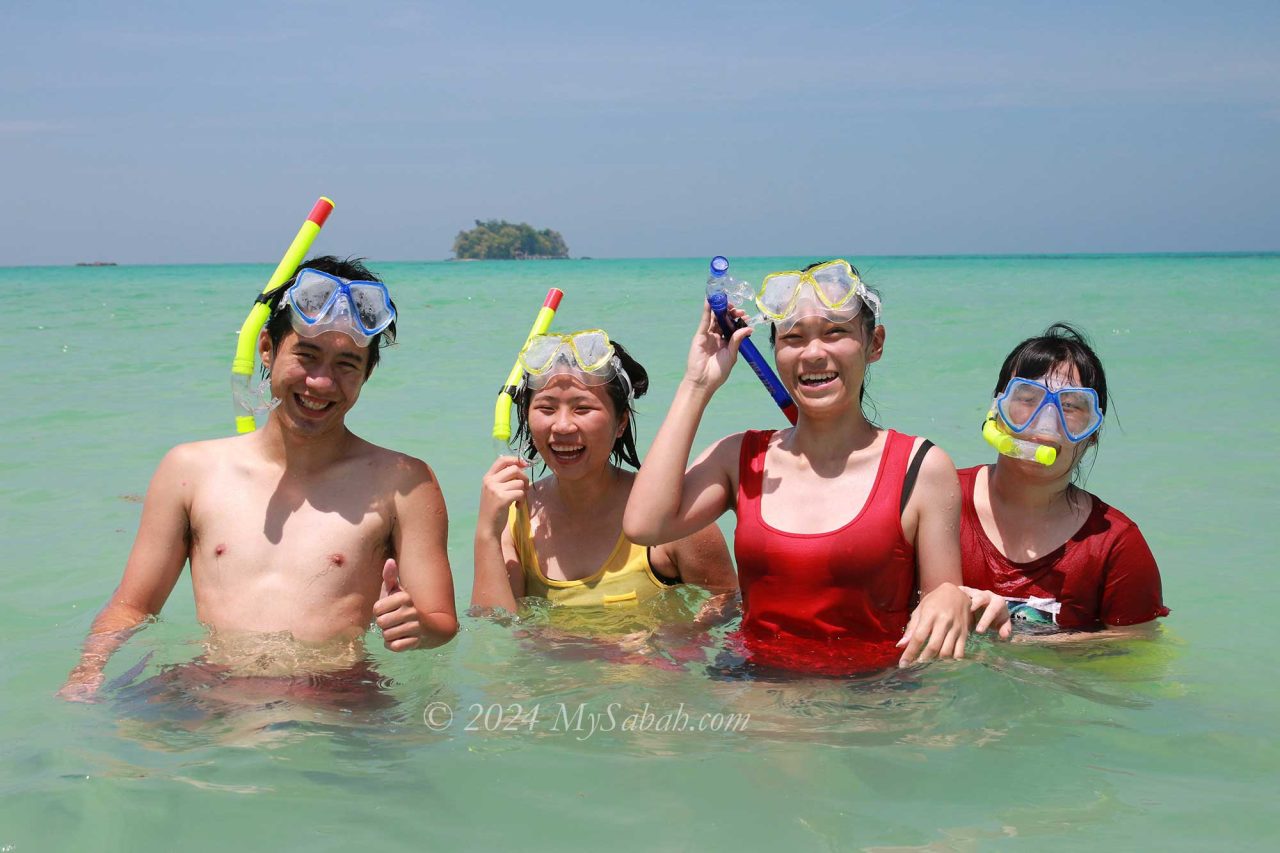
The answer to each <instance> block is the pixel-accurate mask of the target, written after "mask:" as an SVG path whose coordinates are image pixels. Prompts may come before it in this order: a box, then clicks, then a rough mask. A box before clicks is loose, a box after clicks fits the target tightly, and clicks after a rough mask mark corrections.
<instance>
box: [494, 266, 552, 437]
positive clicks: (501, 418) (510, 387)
mask: <svg viewBox="0 0 1280 853" xmlns="http://www.w3.org/2000/svg"><path fill="white" fill-rule="evenodd" d="M562 298H564V291H562V290H559V289H557V288H554V287H553V288H551V289H550V290H548V291H547V298H546V299H544V300H542V307H541V308H540V309H538V317H537V319H535V320H534V321H533V328H532V329H530V330H529V335H528V337H526V338H525V339H524V344H523V345H521V347H520V351H521V352H524V348H525V347H527V346H528V345H529V341H531V340H533V339H534V338H535V337H536V336H538V335H545V334H546V333H547V329H550V328H551V318H552V317H554V316H556V309H557V308H559V307H560V300H561V299H562ZM523 374H524V368H523V367H521V366H520V358H519V357H518V356H517V358H516V363H515V366H514V367H512V368H511V372H510V373H508V374H507V381H506V382H503V383H502V390H501V391H499V392H498V402H497V403H496V404H495V405H494V407H493V437H494V438H496V439H497V440H498V441H503V442H505V441H508V440H510V438H511V404H512V403H514V402H515V396H516V390H517V389H518V388H519V387H520V377H521V376H522V375H523Z"/></svg>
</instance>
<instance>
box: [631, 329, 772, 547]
mask: <svg viewBox="0 0 1280 853" xmlns="http://www.w3.org/2000/svg"><path fill="white" fill-rule="evenodd" d="M748 334H750V329H749V328H743V329H739V330H738V331H737V332H735V333H734V335H733V338H732V340H730V341H725V340H724V339H723V338H722V337H721V336H720V332H719V329H718V328H717V326H716V321H715V318H714V317H713V316H712V314H711V309H710V308H708V307H706V306H705V305H704V306H703V310H702V319H701V322H700V324H699V326H698V330H697V332H695V333H694V336H693V342H692V343H691V344H690V346H689V359H688V364H687V366H686V368H685V376H684V379H683V380H681V382H680V385H679V387H678V388H677V389H676V396H675V399H674V400H672V402H671V408H670V410H668V412H667V417H666V419H665V420H663V422H662V426H661V427H660V428H659V429H658V434H657V436H655V437H654V440H653V444H652V445H651V446H650V448H649V453H648V454H647V455H646V456H645V460H644V465H642V466H641V468H640V472H639V473H638V474H637V475H636V482H635V485H634V486H633V487H632V489H631V497H630V499H629V500H628V501H627V510H626V514H625V515H624V517H623V521H622V528H623V530H624V531H625V532H626V534H627V538H629V539H630V540H631V541H632V542H636V543H638V544H641V545H660V544H662V543H664V542H673V541H675V540H677V539H683V538H685V537H686V536H692V535H693V534H694V533H696V532H698V531H699V530H701V529H702V528H704V527H706V526H707V525H708V524H710V523H711V522H713V521H715V520H716V519H717V518H719V517H720V516H721V515H722V514H723V513H724V511H725V510H727V509H728V508H729V507H730V506H732V501H733V482H734V472H735V471H736V470H737V465H738V457H737V450H738V448H739V447H741V442H742V439H741V436H740V435H737V436H730V437H729V438H726V439H722V440H721V441H719V442H717V443H716V444H714V445H712V446H711V448H710V449H708V450H707V451H706V452H705V453H703V454H702V456H700V457H699V458H698V460H697V461H696V462H695V463H694V464H693V465H692V466H691V467H690V468H689V470H688V471H687V472H686V471H685V465H686V464H687V463H688V461H689V452H690V450H691V449H692V448H693V439H694V436H695V435H696V434H697V432H698V424H699V422H700V421H701V420H702V413H703V411H705V409H706V407H707V403H708V402H710V400H711V397H712V395H713V394H715V392H716V389H717V388H719V387H720V386H721V385H723V384H724V382H725V380H726V379H727V378H728V376H729V371H730V370H731V369H732V368H733V364H734V361H735V360H736V359H737V357H738V347H739V346H740V345H741V343H742V341H743V340H744V339H745V338H746V336H747V335H748Z"/></svg>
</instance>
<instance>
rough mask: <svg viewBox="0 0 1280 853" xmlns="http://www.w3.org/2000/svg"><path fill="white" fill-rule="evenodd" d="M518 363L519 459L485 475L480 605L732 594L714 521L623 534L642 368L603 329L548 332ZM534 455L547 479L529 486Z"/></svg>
mask: <svg viewBox="0 0 1280 853" xmlns="http://www.w3.org/2000/svg"><path fill="white" fill-rule="evenodd" d="M520 359H521V364H522V366H523V367H524V370H525V382H524V384H523V385H522V386H521V389H520V391H519V393H518V394H517V395H516V413H517V422H518V428H517V430H516V434H515V438H514V441H515V442H516V443H517V444H518V445H519V447H520V451H521V456H502V457H499V459H498V461H496V462H495V463H494V464H493V465H492V466H491V467H490V468H489V471H488V472H487V473H486V474H485V477H484V481H483V485H482V489H481V496H480V517H479V520H478V521H477V524H476V535H475V585H474V588H473V591H472V595H471V603H472V605H473V606H478V607H501V608H504V609H506V610H509V611H513V612H514V611H515V609H516V602H517V600H518V599H520V598H523V597H525V596H537V597H541V598H546V599H548V600H550V601H551V602H552V603H553V604H560V605H569V606H589V607H590V606H594V607H603V608H628V607H636V606H637V605H640V604H643V603H644V602H646V601H648V600H649V599H651V598H653V597H654V596H656V595H658V594H659V593H660V592H661V591H662V590H663V589H664V588H665V587H668V586H672V585H675V584H680V583H690V584H697V585H699V586H702V587H705V588H706V589H708V590H711V591H712V592H716V593H721V592H728V591H731V590H735V589H736V588H737V579H736V576H735V575H734V571H733V563H732V561H731V560H730V558H729V549H728V548H727V547H726V545H725V542H724V537H723V536H722V535H721V533H720V530H719V528H718V527H716V526H715V525H710V526H708V527H706V528H704V529H702V530H700V531H698V532H697V533H695V534H693V535H692V536H689V537H687V538H685V539H681V540H679V541H676V542H671V543H667V544H664V545H655V546H653V547H650V548H646V547H645V546H642V545H635V544H633V543H632V542H631V541H630V540H628V539H627V538H626V536H624V535H623V533H622V513H623V510H624V509H625V508H626V505H627V498H628V496H629V495H630V494H631V484H632V482H633V481H634V480H635V473H634V472H633V471H628V470H626V469H624V468H622V467H621V464H626V465H629V466H631V467H632V468H638V467H639V466H640V460H639V458H638V456H637V454H636V445H635V409H634V407H633V401H634V399H635V398H636V397H639V396H641V395H643V394H644V393H645V392H646V391H647V390H648V387H649V377H648V374H647V373H646V372H645V370H644V368H643V367H641V365H640V363H639V362H637V361H636V360H635V359H634V358H632V357H631V356H630V355H629V354H628V353H627V351H626V350H625V349H623V348H622V346H621V345H620V344H618V343H616V342H612V341H610V340H609V338H608V335H607V334H605V333H604V332H603V331H601V330H598V329H593V330H588V331H584V332H575V333H573V334H572V335H555V334H549V335H543V336H540V337H538V338H535V339H534V340H533V341H531V342H530V344H529V345H528V346H527V347H526V348H525V350H524V351H523V352H522V353H521V356H520ZM521 457H523V458H521ZM536 458H540V459H541V460H542V462H543V463H544V464H545V465H546V468H547V469H548V470H549V472H550V473H549V475H548V476H545V477H543V478H541V479H539V480H537V481H534V482H530V478H529V477H528V475H527V474H526V471H525V469H527V468H529V467H530V466H531V465H532V464H533V462H532V460H534V459H536Z"/></svg>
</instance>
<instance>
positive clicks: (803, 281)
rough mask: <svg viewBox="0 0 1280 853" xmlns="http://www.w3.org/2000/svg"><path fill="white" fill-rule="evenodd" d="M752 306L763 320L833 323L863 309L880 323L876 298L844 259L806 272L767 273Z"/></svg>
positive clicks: (878, 298)
mask: <svg viewBox="0 0 1280 853" xmlns="http://www.w3.org/2000/svg"><path fill="white" fill-rule="evenodd" d="M755 301H756V305H757V306H758V307H759V308H760V313H761V314H762V315H764V317H765V319H767V320H770V321H772V322H774V323H788V322H793V321H794V320H796V319H799V318H800V317H802V316H807V315H809V314H811V313H819V314H823V315H826V316H830V317H832V319H836V320H841V321H844V320H849V319H852V318H853V317H854V316H855V315H856V314H857V313H858V312H859V311H860V310H862V307H863V306H864V305H865V306H867V307H868V308H869V309H870V310H871V313H872V315H873V316H874V318H875V321H876V322H877V323H878V322H880V297H878V296H876V295H875V294H874V293H872V292H871V291H869V290H868V289H867V286H866V285H865V284H863V283H862V279H861V278H859V277H858V274H857V273H856V272H854V270H853V266H852V265H851V264H850V263H849V262H848V261H846V260H844V259H837V260H834V261H827V262H826V263H822V264H818V265H817V266H815V267H812V268H811V269H807V270H785V271H783V272H775V273H770V274H769V275H767V276H765V277H764V281H763V282H761V284H760V292H759V293H758V294H757V295H756V300H755Z"/></svg>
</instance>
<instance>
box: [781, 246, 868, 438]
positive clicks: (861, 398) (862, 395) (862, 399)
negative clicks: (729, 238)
mask: <svg viewBox="0 0 1280 853" xmlns="http://www.w3.org/2000/svg"><path fill="white" fill-rule="evenodd" d="M832 260H835V258H832ZM829 263H831V261H814V262H813V263H811V264H809V266H807V267H805V268H804V270H803V272H808V271H809V270H811V269H813V268H814V267H820V266H822V265H823V264H829ZM845 263H848V261H846V262H845ZM849 268H850V269H852V270H853V274H854V275H856V276H857V277H858V279H859V280H860V281H861V280H862V275H861V274H860V273H859V272H858V268H857V267H855V266H854V265H853V264H849ZM862 286H863V287H866V288H867V290H868V292H870V293H873V294H875V295H876V296H879V295H880V291H878V290H876V289H875V288H872V287H870V286H868V285H867V283H866V282H865V281H863V282H862ZM863 308H864V310H861V311H859V312H858V317H859V318H861V320H862V337H863V339H864V340H865V341H867V343H868V345H869V344H870V343H871V338H872V336H873V335H874V334H875V331H876V323H877V320H876V315H875V312H874V311H871V310H870V308H871V306H869V305H867V304H866V303H863ZM769 346H770V347H772V348H773V350H774V352H775V353H776V352H777V349H778V326H777V324H776V323H770V324H769ZM775 366H776V365H775ZM868 402H869V403H870V405H871V411H872V415H870V416H868V415H867V413H866V409H865V408H864V409H863V412H862V415H863V417H865V418H866V419H867V421H868V422H869V423H872V424H874V423H875V417H876V402H875V400H870V401H868V400H867V380H866V377H865V376H864V377H863V379H862V386H861V387H860V388H858V403H860V404H864V405H865V404H866V403H868Z"/></svg>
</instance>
